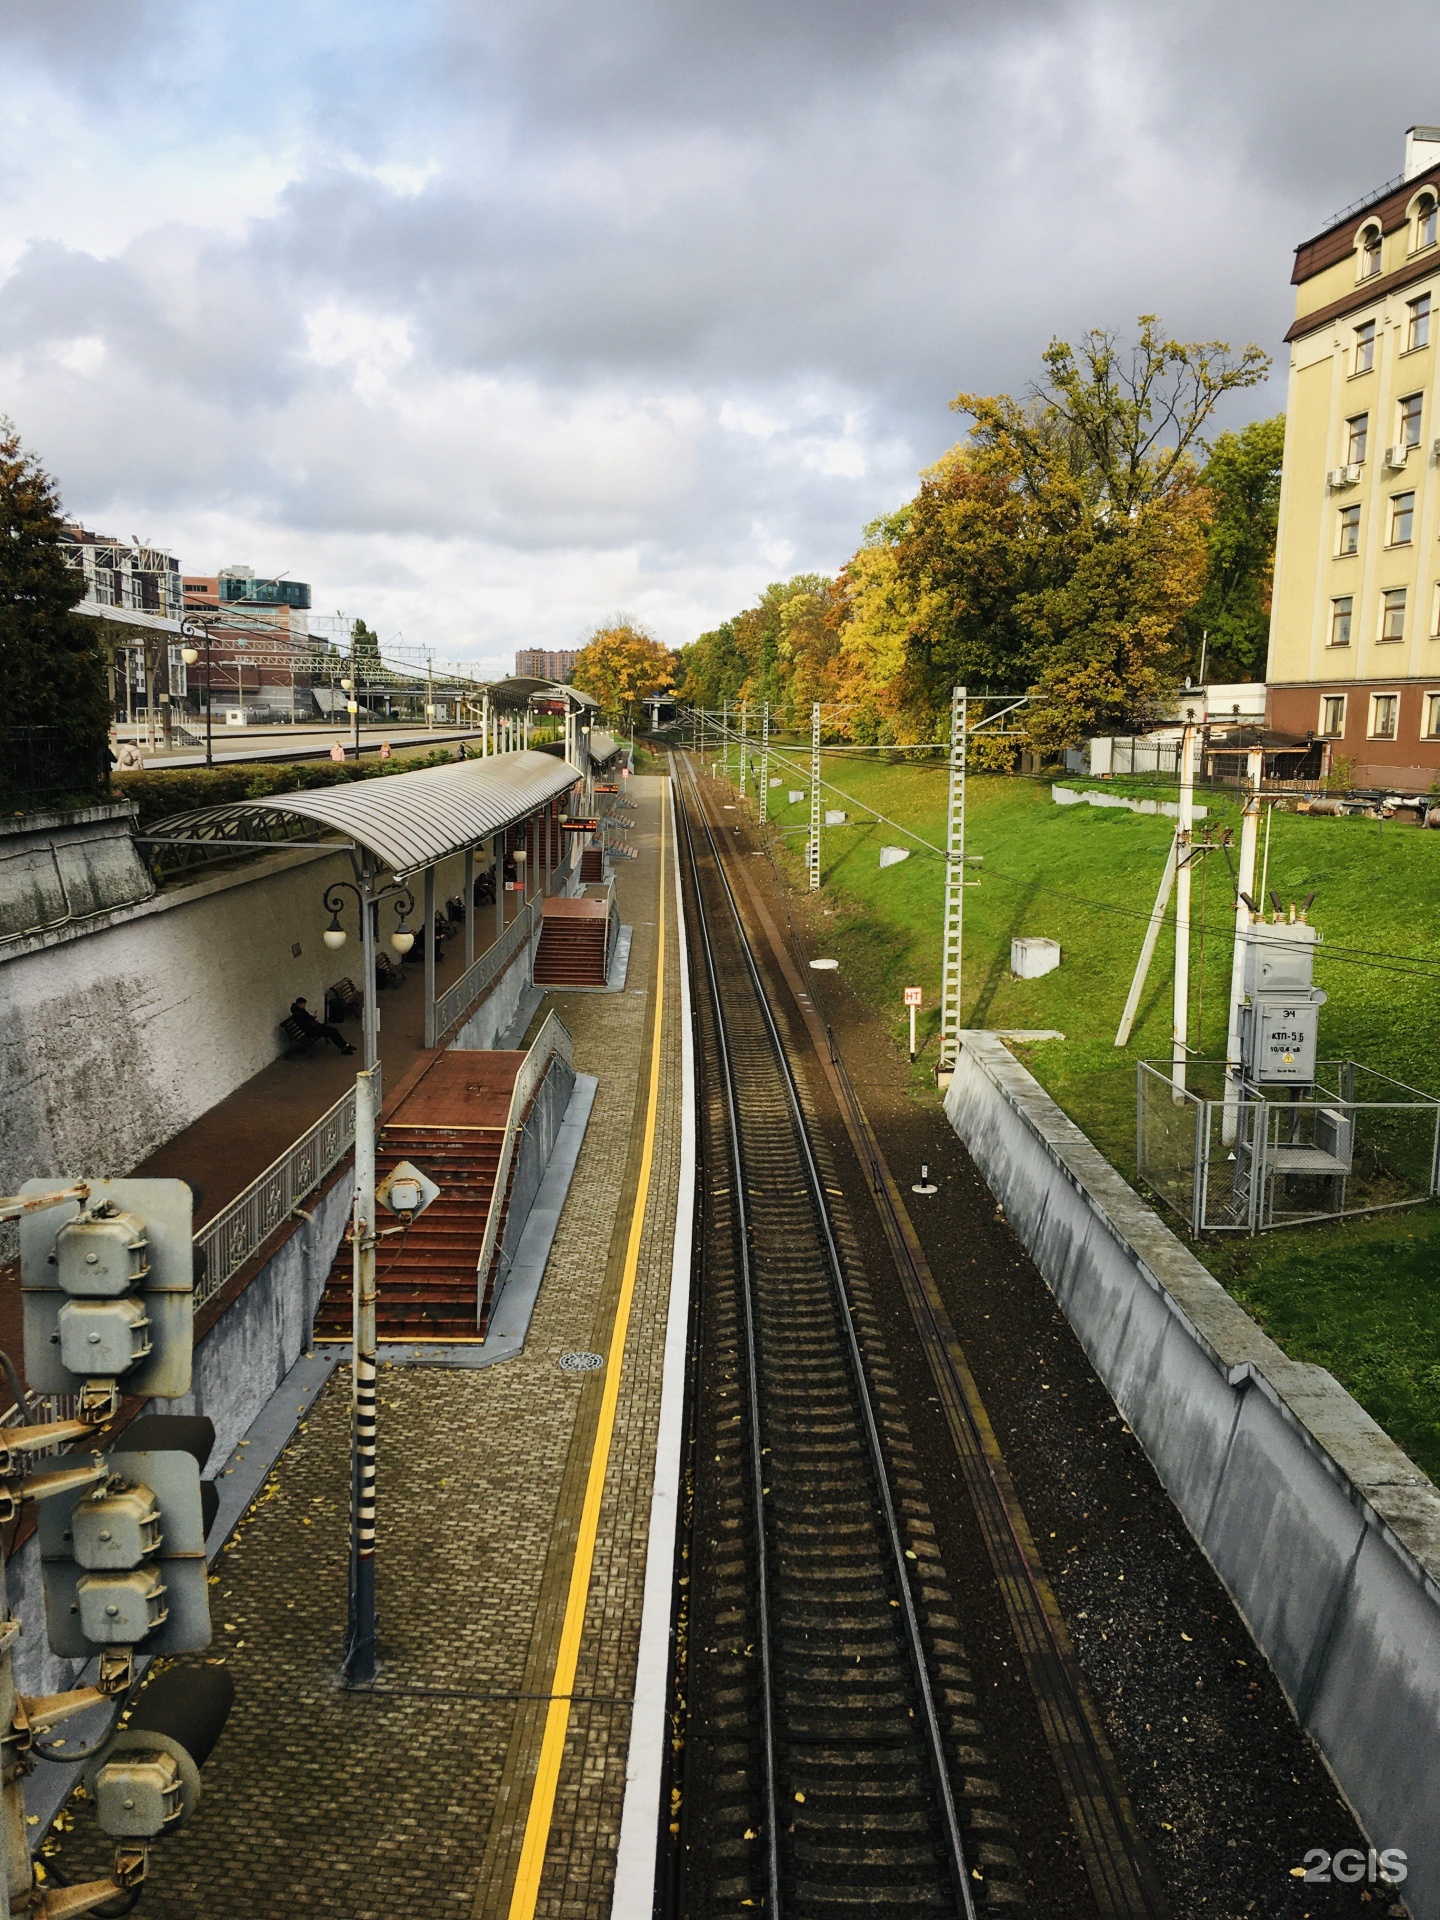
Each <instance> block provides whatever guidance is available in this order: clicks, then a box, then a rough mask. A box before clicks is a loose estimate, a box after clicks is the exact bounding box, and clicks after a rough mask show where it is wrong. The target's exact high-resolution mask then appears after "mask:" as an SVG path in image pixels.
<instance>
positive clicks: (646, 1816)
mask: <svg viewBox="0 0 1440 1920" xmlns="http://www.w3.org/2000/svg"><path fill="white" fill-rule="evenodd" d="M667 786H668V789H669V791H668V799H669V805H670V823H671V829H672V831H671V836H670V838H671V853H672V858H673V861H674V875H675V895H674V898H675V926H676V932H677V934H678V936H679V952H680V962H679V964H680V1100H681V1108H680V1184H679V1191H678V1192H677V1194H676V1198H675V1246H674V1256H673V1258H672V1260H671V1263H670V1309H669V1315H668V1318H667V1320H666V1326H665V1363H664V1368H663V1371H662V1373H661V1387H660V1420H659V1426H658V1430H657V1432H656V1436H655V1481H654V1486H653V1490H652V1492H651V1495H650V1539H649V1545H648V1547H647V1549H646V1555H645V1599H644V1604H643V1607H642V1610H641V1614H640V1650H639V1656H638V1658H637V1660H636V1662H635V1705H634V1708H633V1710H632V1712H631V1716H630V1750H629V1752H628V1754H627V1755H626V1760H625V1800H624V1805H623V1807H622V1809H621V1814H620V1835H619V1840H618V1842H617V1845H616V1849H615V1889H614V1893H613V1895H612V1898H611V1905H610V1912H611V1916H612V1920H649V1916H650V1915H651V1914H652V1913H653V1912H654V1909H655V1870H656V1859H657V1849H658V1847H659V1841H660V1818H661V1807H660V1791H661V1782H662V1779H663V1768H664V1762H665V1745H666V1724H665V1709H666V1704H667V1701H668V1699H669V1693H670V1617H671V1603H672V1598H673V1581H674V1574H675V1529H676V1527H677V1525H678V1523H679V1518H680V1469H681V1451H682V1448H683V1446H684V1438H685V1435H684V1416H685V1360H686V1346H687V1343H688V1339H689V1324H690V1282H691V1272H690V1268H691V1256H692V1240H693V1235H694V1226H695V1046H694V1037H693V1035H692V1032H691V1027H690V958H689V948H688V946H687V943H686V939H685V917H684V905H683V899H682V896H681V892H680V843H679V838H678V827H679V821H678V818H677V815H676V809H675V787H674V782H673V781H670V782H667Z"/></svg>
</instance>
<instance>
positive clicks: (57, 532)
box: [0, 419, 111, 793]
mask: <svg viewBox="0 0 1440 1920" xmlns="http://www.w3.org/2000/svg"><path fill="white" fill-rule="evenodd" d="M63 527H64V521H63V519H62V517H61V511H60V501H59V497H58V495H57V493H56V489H55V483H54V481H53V480H51V478H50V476H49V475H48V474H47V473H46V472H45V471H44V470H43V469H42V468H41V466H40V465H39V463H38V461H37V460H36V459H35V457H34V456H33V455H32V454H30V453H27V452H26V451H25V449H24V448H23V447H22V446H21V444H20V438H19V435H18V434H17V432H16V430H15V428H14V426H13V425H12V424H11V423H10V421H8V420H4V419H0V687H3V690H4V703H5V706H4V711H5V718H6V722H7V723H8V724H9V725H11V726H15V727H45V728H51V729H53V730H54V732H53V735H52V736H51V737H52V738H53V739H54V742H55V745H56V748H57V770H58V772H59V773H60V777H61V780H62V782H63V784H64V785H65V786H66V787H72V788H73V789H74V790H75V791H76V792H77V793H78V792H83V791H86V790H87V789H93V787H94V785H96V784H97V783H98V782H99V781H101V780H103V778H104V769H105V764H106V763H105V748H106V740H107V737H108V734H109V728H110V717H111V715H110V695H109V685H108V667H107V663H106V659H105V651H104V646H103V641H102V634H101V628H100V625H99V623H98V622H96V621H92V620H88V619H85V618H82V617H81V616H80V615H78V614H76V613H74V612H73V611H72V609H73V608H74V607H76V606H77V605H78V604H79V602H80V601H81V600H82V599H83V598H84V595H85V582H84V578H83V576H82V575H81V574H80V573H78V572H77V571H76V570H75V569H73V568H71V567H68V566H66V564H65V555H64V548H63V543H62V539H61V534H62V530H63ZM9 757H10V758H11V761H12V769H11V771H12V776H13V775H14V767H15V762H16V760H17V758H18V756H17V755H12V756H9Z"/></svg>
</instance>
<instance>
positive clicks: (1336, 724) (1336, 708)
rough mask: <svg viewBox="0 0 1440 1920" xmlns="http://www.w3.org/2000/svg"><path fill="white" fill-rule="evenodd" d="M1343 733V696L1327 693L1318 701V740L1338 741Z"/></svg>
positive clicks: (1341, 694)
mask: <svg viewBox="0 0 1440 1920" xmlns="http://www.w3.org/2000/svg"><path fill="white" fill-rule="evenodd" d="M1344 733H1345V696H1344V694H1343V693H1327V694H1325V695H1324V696H1323V697H1322V699H1321V701H1320V738H1321V739H1322V740H1339V739H1342V738H1343V737H1344Z"/></svg>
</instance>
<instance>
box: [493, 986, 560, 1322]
mask: <svg viewBox="0 0 1440 1920" xmlns="http://www.w3.org/2000/svg"><path fill="white" fill-rule="evenodd" d="M557 1059H558V1060H562V1061H563V1062H564V1063H565V1065H566V1066H567V1067H569V1068H570V1070H571V1072H572V1073H573V1072H574V1070H575V1044H574V1042H573V1041H572V1040H571V1038H570V1035H569V1032H568V1031H567V1029H566V1028H565V1026H564V1025H563V1024H562V1023H561V1021H560V1019H559V1018H558V1016H557V1015H555V1014H553V1013H547V1014H546V1016H545V1019H544V1022H543V1024H542V1025H541V1028H540V1031H539V1033H537V1034H536V1036H535V1039H534V1043H533V1044H532V1046H531V1048H530V1051H529V1052H528V1053H527V1054H526V1056H525V1058H524V1059H523V1060H522V1061H521V1062H520V1071H519V1072H518V1073H517V1074H516V1075H515V1085H514V1087H513V1088H512V1089H511V1093H510V1108H509V1111H508V1113H507V1114H506V1116H505V1137H504V1139H503V1140H502V1141H501V1143H500V1159H499V1163H498V1164H497V1166H496V1168H495V1185H494V1186H493V1187H492V1188H491V1191H490V1205H489V1208H488V1209H487V1211H486V1214H485V1237H484V1239H483V1240H482V1241H481V1243H480V1253H479V1257H478V1258H477V1260H476V1262H475V1321H476V1324H477V1326H478V1324H479V1321H480V1315H481V1312H482V1311H483V1309H484V1305H485V1282H486V1279H487V1277H488V1275H489V1272H490V1268H491V1267H492V1265H493V1264H494V1261H495V1247H496V1242H497V1241H498V1239H499V1237H500V1222H501V1219H502V1218H503V1216H504V1213H505V1205H506V1201H507V1198H508V1196H509V1191H510V1169H511V1166H512V1165H513V1163H514V1159H515V1149H516V1147H517V1146H519V1144H520V1136H521V1134H522V1133H523V1131H524V1126H525V1119H526V1116H527V1115H528V1114H529V1111H530V1108H531V1106H532V1104H533V1102H534V1099H535V1096H536V1094H537V1093H538V1092H539V1091H540V1087H541V1083H542V1082H543V1081H544V1078H545V1076H546V1074H547V1073H548V1072H549V1071H550V1065H551V1062H552V1061H554V1060H557Z"/></svg>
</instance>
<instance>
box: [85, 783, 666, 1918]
mask: <svg viewBox="0 0 1440 1920" xmlns="http://www.w3.org/2000/svg"><path fill="white" fill-rule="evenodd" d="M629 791H630V795H631V797H632V798H633V801H634V805H635V810H636V813H637V820H636V825H635V828H634V831H633V835H632V844H633V845H634V847H635V849H636V851H637V854H638V858H637V859H636V860H634V861H633V862H625V863H622V868H621V871H620V872H619V874H618V876H617V882H616V884H617V894H618V901H617V904H618V907H619V911H620V917H621V918H622V919H623V920H624V921H625V922H626V923H627V925H628V926H630V927H631V928H633V940H632V944H631V950H630V957H629V967H628V973H627V976H626V984H625V986H624V988H623V989H621V990H619V991H615V992H609V993H605V992H600V993H597V992H594V991H593V990H592V991H589V992H585V991H576V992H574V993H567V992H565V991H556V992H553V993H549V994H547V995H546V996H545V997H544V999H543V1001H542V1002H541V1004H540V1005H539V1007H538V1008H537V1009H536V1011H535V1014H534V1018H533V1020H532V1022H531V1027H530V1031H529V1033H527V1035H526V1036H525V1038H526V1041H527V1042H528V1040H529V1038H530V1037H531V1035H532V1034H533V1033H534V1031H535V1030H536V1029H537V1028H538V1026H539V1024H540V1022H541V1021H542V1020H543V1018H544V1017H545V1015H546V1013H547V1012H548V1011H550V1010H552V1009H553V1010H554V1011H555V1012H557V1013H558V1015H559V1017H560V1019H561V1020H562V1021H563V1022H564V1024H565V1026H566V1027H567V1028H568V1029H569V1032H570V1034H571V1036H572V1038H573V1041H574V1054H575V1067H576V1070H577V1072H579V1073H584V1074H588V1075H593V1076H594V1079H595V1082H596V1088H595V1095H594V1104H593V1108H592V1110H591V1114H590V1119H589V1124H588V1127H587V1129H586V1131H585V1135H584V1140H583V1144H582V1145H581V1146H580V1150H579V1156H578V1160H577V1161H576V1164H575V1168H574V1173H573V1175H572V1177H571V1181H570V1187H569V1192H568V1196H567V1198H566V1200H565V1204H564V1207H563V1209H562V1211H561V1213H560V1217H559V1222H558V1226H557V1228H556V1231H555V1237H554V1240H553V1243H552V1246H551V1250H550V1254H549V1259H548V1262H547V1264H546V1268H545V1272H544V1278H543V1282H542V1284H541V1286H540V1289H539V1293H538V1297H537V1299H536V1302H535V1306H534V1311H533V1316H532V1318H531V1320H530V1324H529V1329H528V1334H527V1336H526V1338H525V1342H524V1346H523V1349H522V1350H521V1351H520V1352H518V1353H517V1354H516V1356H515V1357H514V1358H512V1359H507V1360H506V1361H505V1362H504V1363H503V1364H498V1365H489V1366H485V1367H483V1368H467V1367H465V1366H463V1365H462V1366H457V1365H455V1364H453V1362H452V1363H451V1364H436V1365H430V1364H426V1363H425V1351H426V1350H425V1349H424V1348H423V1347H416V1348H415V1349H413V1350H412V1353H413V1358H412V1360H411V1361H410V1362H409V1363H400V1362H391V1363H389V1364H384V1365H383V1366H382V1371H381V1387H380V1400H381V1406H380V1429H379V1469H378V1501H379V1527H378V1541H377V1555H376V1583H377V1591H378V1604H379V1627H380V1633H379V1639H380V1661H379V1671H378V1674H377V1678H376V1682H375V1685H374V1686H373V1687H372V1688H370V1689H367V1690H365V1691H354V1692H349V1691H345V1690H343V1689H342V1688H341V1687H340V1685H339V1666H340V1657H341V1650H342V1641H343V1636H344V1628H345V1587H346V1563H347V1498H348V1471H349V1453H348V1446H349V1377H348V1369H347V1368H346V1366H345V1365H344V1364H343V1362H342V1363H341V1364H339V1365H335V1366H333V1368H332V1366H331V1363H330V1362H329V1361H328V1360H327V1359H326V1358H325V1357H324V1356H325V1353H326V1350H325V1349H323V1348H321V1349H317V1354H316V1357H315V1358H314V1359H307V1360H303V1361H301V1362H300V1363H299V1364H298V1366H297V1368H296V1369H295V1370H294V1373H295V1376H296V1377H294V1378H287V1381H286V1382H285V1383H283V1385H282V1387H281V1389H280V1391H279V1392H278V1393H277V1394H276V1396H275V1397H274V1399H273V1400H272V1402H271V1404H270V1406H269V1407H268V1408H267V1409H266V1412H265V1414H264V1415H263V1416H262V1417H261V1419H260V1420H257V1422H256V1423H255V1426H254V1428H252V1431H251V1434H250V1435H248V1436H247V1442H249V1443H250V1444H251V1445H253V1447H254V1449H255V1450H256V1453H257V1454H258V1452H259V1451H260V1449H261V1448H262V1446H263V1445H265V1444H266V1435H267V1434H268V1435H269V1436H270V1444H271V1446H272V1449H278V1456H277V1458H276V1459H275V1464H274V1466H273V1469H272V1470H271V1471H270V1472H269V1473H268V1474H266V1475H264V1476H263V1478H262V1477H261V1475H260V1474H259V1473H257V1472H256V1471H255V1468H254V1466H253V1464H250V1465H248V1466H247V1460H250V1459H251V1456H250V1455H249V1453H248V1451H247V1445H246V1443H242V1445H241V1447H240V1448H237V1450H236V1454H235V1456H234V1457H233V1458H232V1459H231V1461H229V1462H228V1463H226V1467H225V1471H224V1475H223V1476H222V1479H221V1483H220V1484H221V1488H222V1498H223V1496H224V1492H225V1490H226V1489H227V1488H228V1487H229V1486H230V1485H231V1484H238V1481H237V1480H236V1476H239V1477H240V1478H241V1479H243V1478H244V1477H245V1476H246V1475H247V1474H248V1476H249V1478H250V1480H251V1482H252V1483H254V1484H255V1485H256V1487H257V1492H256V1497H255V1498H254V1500H253V1501H252V1503H251V1504H250V1505H249V1507H248V1509H247V1510H246V1512H245V1514H244V1516H243V1518H241V1520H240V1522H239V1524H238V1526H237V1528H236V1530H235V1532H234V1533H233V1534H232V1535H231V1537H230V1540H229V1542H228V1543H227V1546H226V1548H225V1550H224V1551H223V1552H222V1554H221V1555H220V1557H219V1559H218V1561H217V1563H216V1565H215V1567H214V1569H213V1572H214V1574H215V1575H216V1576H217V1579H216V1583H215V1584H214V1585H213V1586H212V1589H211V1593H212V1607H213V1618H214V1623H215V1637H214V1643H213V1645H212V1646H211V1648H210V1649H209V1651H208V1653H207V1654H205V1655H197V1656H188V1657H189V1658H191V1659H194V1660H196V1661H202V1660H208V1661H210V1662H220V1663H223V1664H224V1665H225V1666H226V1667H227V1668H228V1670H229V1671H230V1672H231V1673H232V1674H233V1676H234V1679H235V1683H236V1705H235V1708H234V1712H233V1714H232V1717H231V1720H230V1724H229V1726H228V1727H227V1729H226V1732H225V1734H224V1736H223V1738H222V1740H221V1741H220V1743H219V1745H218V1746H217V1748H216V1750H215V1752H214V1755H213V1756H212V1758H211V1759H210V1761H209V1763H208V1765H207V1767H206V1769H205V1775H204V1797H203V1799H202V1801H201V1804H200V1806H199V1808H198V1810H197V1812H196V1814H195V1816H194V1817H193V1819H192V1820H191V1821H190V1822H189V1823H188V1825H187V1826H186V1827H185V1828H184V1829H183V1830H182V1831H181V1832H180V1833H179V1834H177V1835H175V1836H174V1837H173V1838H172V1839H169V1840H167V1841H165V1842H163V1843H161V1844H159V1845H157V1846H156V1848H155V1849H154V1851H153V1853H152V1856H151V1861H152V1864H151V1872H150V1877H149V1880H148V1881H147V1883H146V1889H145V1894H144V1909H145V1912H146V1913H147V1914H149V1915H151V1916H155V1917H156V1920H182V1917H183V1920H230V1916H234V1915H245V1916H246V1917H247V1920H271V1917H272V1916H273V1920H281V1916H285V1917H286V1920H288V1917H289V1916H292V1915H294V1914H297V1913H305V1914H315V1915H335V1916H343V1917H344V1920H381V1916H385V1920H388V1917H389V1916H392V1915H395V1914H401V1913H426V1914H456V1915H462V1916H466V1917H467V1920H530V1916H532V1915H536V1914H544V1915H547V1916H561V1915H564V1916H572V1915H573V1916H577V1920H578V1916H581V1915H583V1916H586V1920H594V1917H596V1916H604V1915H606V1914H608V1913H609V1912H610V1911H611V1908H612V1888H613V1885H614V1876H615V1871H616V1854H617V1843H618V1842H619V1837H620V1832H621V1825H622V1810H623V1809H624V1807H625V1802H626V1794H627V1774H628V1775H629V1776H630V1779H629V1790H630V1804H631V1812H630V1814H629V1815H628V1816H627V1820H628V1822H629V1824H628V1825H627V1828H626V1834H627V1838H626V1843H625V1851H626V1853H627V1855H629V1856H633V1857H634V1858H636V1859H638V1860H640V1861H641V1862H642V1864H645V1863H653V1859H654V1843H655V1834H656V1820H657V1818H658V1814H659V1806H658V1781H659V1773H658V1765H659V1758H660V1753H661V1749H662V1746H663V1732H664V1728H663V1704H664V1702H663V1688H664V1679H665V1666H666V1644H667V1630H668V1606H669V1592H670V1575H671V1566H670V1554H671V1545H672V1542H671V1538H670V1537H669V1536H668V1534H666V1532H665V1530H664V1529H663V1528H662V1529H660V1530H658V1531H657V1546H656V1551H655V1554H654V1555H653V1556H652V1554H651V1550H650V1534H651V1515H652V1500H658V1502H659V1509H660V1510H661V1511H662V1512H664V1513H666V1514H667V1515H672V1514H673V1510H674V1508H673V1502H674V1473H675V1469H676V1466H677V1463H678V1436H679V1425H680V1420H679V1413H680V1398H681V1395H682V1392H683V1377H682V1376H683V1362H684V1346H685V1316H686V1308H687V1303H688V1278H689V1232H690V1204H691V1202H690V1195H691V1193H692V1192H693V1185H692V1183H693V1165H692V1161H693V1129H692V1127H691V1125H690V1123H689V1116H688V1102H689V1101H690V1098H691V1093H690V1086H689V1078H690V1073H689V1052H688V1037H687V1026H688V1015H687V1005H686V1001H685V996H684V989H683V979H682V975H683V949H682V939H681V932H680V928H679V926H678V921H677V898H676V891H675V884H674V878H675V860H674V834H673V826H672V824H671V821H670V818H669V783H668V782H667V781H664V780H661V779H659V778H644V777H640V778H635V779H633V780H632V781H631V782H630V783H629ZM396 997H397V998H398V996H396ZM418 998H419V996H418V994H417V995H416V999H417V1001H418ZM388 1011H389V1009H388V1006H387V1013H388ZM386 1037H387V1039H389V1037H390V1036H389V1035H387V1036H386ZM294 1064H296V1065H300V1066H308V1065H318V1064H320V1062H319V1061H318V1060H317V1061H315V1062H300V1063H294ZM325 1064H326V1065H327V1066H328V1065H329V1063H328V1062H326V1063H325ZM345 1064H349V1063H345V1062H342V1061H340V1060H339V1059H338V1057H337V1061H336V1065H337V1066H340V1065H345ZM388 1064H389V1063H388V1060H387V1068H388ZM392 1351H394V1350H393V1349H392ZM431 1351H432V1353H433V1352H435V1351H436V1350H434V1349H432V1350H431ZM444 1351H445V1350H444V1349H440V1350H439V1352H441V1353H443V1352H444ZM452 1351H453V1350H452ZM330 1352H331V1353H332V1354H333V1352H334V1350H333V1349H331V1350H330ZM317 1370H318V1371H317ZM302 1371H304V1372H305V1376H306V1378H305V1380H304V1381H303V1382H302V1381H301V1380H300V1379H299V1377H298V1376H299V1375H300V1374H301V1373H302ZM326 1376H328V1377H326ZM322 1380H323V1384H320V1382H321V1381H322ZM317 1388H318V1390H317ZM297 1415H298V1416H299V1417H298V1423H297ZM291 1423H296V1424H294V1427H293V1431H289V1428H290V1424H291ZM662 1430H663V1432H664V1434H665V1436H666V1437H665V1440H664V1442H663V1443H662V1442H661V1440H660V1435H661V1433H662ZM287 1431H288V1439H286V1438H285V1435H286V1433H287ZM282 1442H283V1444H282ZM647 1580H648V1583H649V1587H650V1594H651V1604H650V1605H649V1607H648V1609H647V1607H646V1606H645V1604H644V1602H645V1597H646V1589H647ZM642 1636H643V1639H644V1643H645V1649H646V1652H645V1657H644V1661H643V1663H642V1660H641V1642H642ZM637 1716H638V1719H639V1722H640V1723H641V1728H640V1732H639V1733H638V1734H637V1737H636V1740H635V1741H634V1742H633V1743H632V1729H634V1728H635V1727H636V1724H637ZM642 1749H643V1752H644V1755H645V1756H646V1761H645V1765H642V1764H641V1762H640V1759H639V1758H638V1757H637V1756H638V1755H640V1753H641V1750H642ZM651 1763H653V1767H652V1770H651V1772H650V1773H649V1774H647V1773H646V1766H649V1765H651ZM647 1779H648V1780H649V1781H650V1782H651V1787H652V1790H651V1791H650V1792H649V1798H648V1800H647V1787H646V1781H647ZM57 1832H58V1839H59V1864H60V1866H61V1868H62V1870H63V1872H64V1874H65V1876H66V1878H74V1877H77V1876H78V1875H79V1874H81V1873H82V1872H84V1871H86V1870H88V1869H90V1868H91V1867H92V1866H99V1864H100V1863H101V1862H103V1861H104V1860H106V1859H107V1858H108V1854H107V1850H106V1846H105V1843H104V1842H103V1840H102V1839H101V1837H100V1836H99V1835H98V1833H97V1832H96V1831H95V1829H94V1826H93V1823H92V1821H91V1819H90V1816H89V1812H88V1808H87V1807H86V1805H85V1804H84V1803H83V1802H82V1803H79V1804H78V1805H74V1806H72V1807H71V1808H70V1809H67V1812H66V1814H65V1815H63V1816H62V1820H61V1823H60V1826H59V1828H58V1829H57ZM647 1856H648V1861H647ZM646 1904H647V1910H648V1896H647V1903H646ZM627 1907H628V1903H627ZM618 1910H619V1909H617V1911H618Z"/></svg>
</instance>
